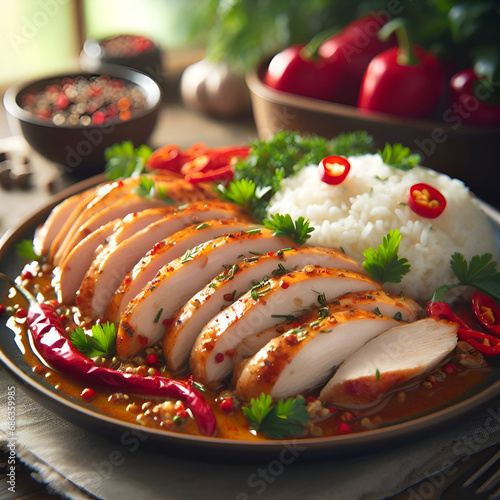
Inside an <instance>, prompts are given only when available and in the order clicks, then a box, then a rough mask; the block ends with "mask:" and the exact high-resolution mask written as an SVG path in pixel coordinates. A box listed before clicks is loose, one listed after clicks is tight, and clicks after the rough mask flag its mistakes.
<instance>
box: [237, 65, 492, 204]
mask: <svg viewBox="0 0 500 500" xmlns="http://www.w3.org/2000/svg"><path fill="white" fill-rule="evenodd" d="M266 68H267V65H263V66H261V67H260V68H259V69H258V70H257V71H253V72H251V73H249V74H248V75H247V78H246V81H247V85H248V87H249V89H250V95H251V99H252V108H253V114H254V119H255V123H256V127H257V131H258V133H259V136H260V137H261V138H262V139H266V138H268V137H269V136H271V135H273V134H274V133H276V132H277V131H278V130H281V129H283V130H292V131H294V130H298V131H300V132H304V133H305V132H309V133H316V134H318V135H321V136H323V137H327V138H330V137H335V136H336V135H338V134H339V133H342V132H351V131H354V130H366V131H367V132H368V133H369V134H371V135H372V136H373V137H374V140H375V143H376V145H377V147H378V148H380V149H383V147H384V145H385V143H386V142H388V143H390V144H395V143H401V144H403V145H404V146H406V147H409V148H410V149H411V150H413V151H414V152H416V153H419V154H420V155H421V157H422V162H421V163H422V165H424V166H426V167H429V168H433V169H434V170H437V171H439V172H443V173H445V174H448V175H449V176H451V177H456V178H458V179H461V180H462V181H464V182H465V183H466V184H467V185H468V186H469V187H470V188H471V190H472V191H473V192H474V193H475V194H476V195H477V196H479V197H481V198H482V199H483V200H485V201H487V202H489V203H491V204H493V205H494V206H496V207H499V206H500V195H499V191H498V185H497V184H496V183H495V181H494V180H493V179H497V178H498V175H499V172H500V163H499V161H498V151H499V144H500V127H499V128H486V127H485V128H483V127H477V126H472V125H466V124H464V123H462V119H461V117H460V115H459V113H458V112H457V113H454V112H453V110H452V109H450V110H448V111H449V112H447V110H444V111H443V112H442V116H443V118H445V119H446V121H445V120H443V121H437V120H436V121H432V120H416V119H405V118H401V117H396V116H389V115H385V114H382V113H369V114H367V113H362V112H360V111H359V110H358V109H357V108H356V107H353V106H347V105H343V104H336V103H333V102H328V101H322V100H319V99H311V98H308V97H302V96H298V95H294V94H290V93H287V92H281V91H278V90H275V89H272V88H270V87H268V86H267V85H265V84H264V82H263V76H264V73H265V71H266Z"/></svg>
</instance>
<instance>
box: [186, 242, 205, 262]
mask: <svg viewBox="0 0 500 500" xmlns="http://www.w3.org/2000/svg"><path fill="white" fill-rule="evenodd" d="M202 248H203V245H197V246H195V247H193V248H188V249H187V250H186V253H185V254H184V255H183V256H182V257H181V263H182V264H186V262H189V261H190V260H193V259H194V257H195V255H196V254H197V253H198V252H199V251H200V250H201V249H202Z"/></svg>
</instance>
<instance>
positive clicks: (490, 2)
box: [191, 0, 500, 71]
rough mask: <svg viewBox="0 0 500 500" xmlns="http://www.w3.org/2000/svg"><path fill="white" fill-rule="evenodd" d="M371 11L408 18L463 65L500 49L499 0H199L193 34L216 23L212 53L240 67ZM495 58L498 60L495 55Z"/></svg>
mask: <svg viewBox="0 0 500 500" xmlns="http://www.w3.org/2000/svg"><path fill="white" fill-rule="evenodd" d="M369 12H380V13H382V15H391V16H392V17H404V18H405V19H406V20H407V23H408V26H409V29H410V33H411V36H412V38H413V40H414V42H415V43H417V44H419V45H421V46H422V47H424V48H426V49H429V50H433V51H435V52H436V54H437V55H438V56H439V57H441V59H442V60H443V62H445V63H447V62H448V63H449V64H450V65H453V66H454V68H450V69H461V68H464V67H467V66H470V65H472V64H473V63H475V62H476V61H478V60H479V59H481V58H482V57H483V58H484V54H485V53H487V54H488V58H489V59H488V60H489V61H490V71H496V69H495V70H492V66H491V60H492V54H496V53H498V51H499V50H500V29H499V27H500V5H499V2H496V1H494V0H461V1H457V0H365V1H361V2H356V1H353V0H307V1H304V0H200V2H199V8H198V9H197V12H196V14H194V16H193V18H192V19H191V30H192V34H194V33H197V32H199V30H200V29H201V27H202V26H203V27H205V29H206V26H207V25H208V26H211V29H210V30H209V33H208V47H207V56H208V57H209V58H211V59H213V60H220V59H225V60H227V61H228V62H229V63H230V64H231V65H232V66H233V68H234V69H235V70H236V71H245V70H247V69H249V68H251V67H255V66H256V65H257V64H258V63H259V62H260V61H262V60H263V59H265V58H269V57H271V56H272V55H274V54H275V53H276V52H278V51H279V50H281V49H282V48H284V47H286V46H288V45H291V44H294V43H306V42H307V41H309V40H310V39H311V38H312V37H313V36H314V35H316V34H318V33H319V32H321V31H323V30H325V29H332V28H334V29H339V30H340V29H341V28H342V27H344V26H345V25H346V24H348V23H349V22H351V21H353V20H355V19H356V18H358V17H360V16H362V15H364V14H367V13H369ZM493 59H495V58H494V57H493Z"/></svg>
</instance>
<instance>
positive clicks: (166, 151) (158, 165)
mask: <svg viewBox="0 0 500 500" xmlns="http://www.w3.org/2000/svg"><path fill="white" fill-rule="evenodd" d="M146 165H147V167H148V168H149V169H150V170H170V171H171V172H179V171H180V169H181V166H182V162H181V149H180V148H179V146H176V145H175V144H167V145H166V146H163V147H161V148H159V149H157V150H155V151H153V153H152V154H151V156H150V157H149V158H148V161H147V162H146Z"/></svg>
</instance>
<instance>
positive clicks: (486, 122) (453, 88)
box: [450, 68, 500, 126]
mask: <svg viewBox="0 0 500 500" xmlns="http://www.w3.org/2000/svg"><path fill="white" fill-rule="evenodd" d="M481 80H484V79H483V78H481V77H479V76H478V75H476V73H475V72H474V68H468V69H464V70H463V71H459V72H458V73H456V74H455V75H454V76H453V77H452V78H451V80H450V100H451V109H453V110H457V111H458V110H460V111H459V114H460V117H461V118H462V120H463V122H464V123H469V124H473V125H483V126H496V125H500V105H494V104H490V103H488V102H487V99H488V97H489V96H490V94H491V91H489V90H488V89H487V88H486V87H484V86H481ZM457 107H458V108H457Z"/></svg>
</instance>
